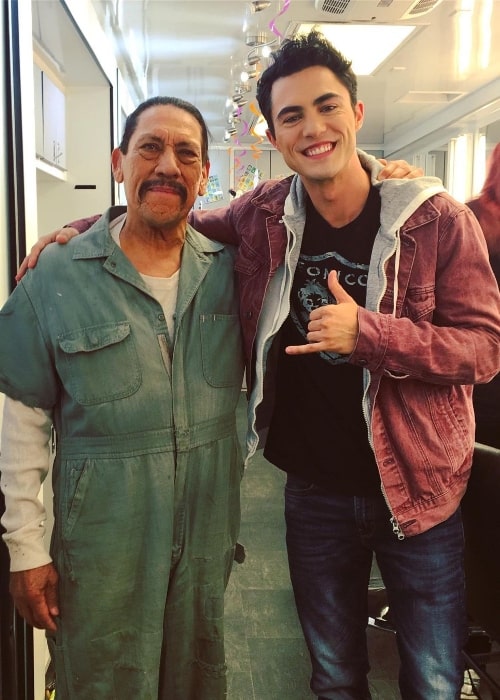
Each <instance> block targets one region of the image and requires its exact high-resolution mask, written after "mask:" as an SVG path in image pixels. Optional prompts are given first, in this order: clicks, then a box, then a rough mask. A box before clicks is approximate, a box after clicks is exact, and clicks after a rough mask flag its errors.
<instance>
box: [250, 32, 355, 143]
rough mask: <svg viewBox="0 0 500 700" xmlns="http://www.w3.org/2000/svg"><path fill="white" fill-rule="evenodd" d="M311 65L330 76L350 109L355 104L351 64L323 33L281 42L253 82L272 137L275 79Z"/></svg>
mask: <svg viewBox="0 0 500 700" xmlns="http://www.w3.org/2000/svg"><path fill="white" fill-rule="evenodd" d="M312 66H325V68H329V69H330V70H331V71H332V73H334V74H335V75H336V76H337V78H338V79H339V80H340V82H341V83H342V84H343V85H344V86H345V87H346V88H347V90H348V91H349V97H350V100H351V105H352V106H353V108H354V107H355V106H356V103H357V101H358V81H357V78H356V75H355V73H354V72H353V70H352V68H351V61H349V60H347V58H345V57H344V56H343V55H342V54H341V53H340V51H337V49H335V48H334V47H333V46H332V45H331V44H330V42H329V41H328V40H327V39H325V37H324V36H323V34H320V32H317V31H315V30H313V31H312V32H310V33H309V34H307V35H303V34H302V35H301V34H299V35H298V36H297V37H295V38H294V39H285V41H284V42H283V43H282V44H281V46H280V47H279V49H277V50H276V51H273V53H272V54H271V63H270V64H269V66H268V67H267V68H266V70H265V71H264V72H263V73H262V75H261V77H260V79H259V81H258V83H257V94H256V97H257V102H258V103H259V107H260V111H261V112H262V115H263V117H264V119H265V120H266V121H267V125H268V127H269V130H270V131H271V133H272V135H273V136H274V135H275V133H274V124H273V120H272V104H271V90H272V87H273V84H274V83H275V82H276V80H279V79H280V78H284V77H286V76H288V75H293V73H298V72H299V71H301V70H304V69H305V68H311V67H312Z"/></svg>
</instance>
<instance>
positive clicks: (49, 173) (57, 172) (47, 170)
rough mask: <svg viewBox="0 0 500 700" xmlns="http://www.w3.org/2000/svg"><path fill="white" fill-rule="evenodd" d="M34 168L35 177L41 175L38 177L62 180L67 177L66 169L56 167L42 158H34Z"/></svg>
mask: <svg viewBox="0 0 500 700" xmlns="http://www.w3.org/2000/svg"><path fill="white" fill-rule="evenodd" d="M35 163H36V169H37V177H39V176H41V177H40V179H42V180H50V179H52V180H61V181H62V182H66V181H67V179H68V173H67V172H66V170H61V168H58V167H56V166H55V165H51V164H50V163H46V162H45V161H44V160H42V159H41V158H36V161H35Z"/></svg>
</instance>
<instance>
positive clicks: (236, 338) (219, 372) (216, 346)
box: [200, 314, 243, 387]
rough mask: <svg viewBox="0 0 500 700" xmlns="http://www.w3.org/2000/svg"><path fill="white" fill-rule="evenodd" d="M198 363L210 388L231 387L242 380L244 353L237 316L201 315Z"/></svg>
mask: <svg viewBox="0 0 500 700" xmlns="http://www.w3.org/2000/svg"><path fill="white" fill-rule="evenodd" d="M200 337H201V361H202V367H203V375H204V377H205V379H206V380H207V382H208V383H209V384H210V386H213V387H230V386H235V385H237V384H239V385H241V383H242V381H243V350H242V343H241V330H240V322H239V318H238V316H237V315H236V314H231V315H225V314H201V315H200Z"/></svg>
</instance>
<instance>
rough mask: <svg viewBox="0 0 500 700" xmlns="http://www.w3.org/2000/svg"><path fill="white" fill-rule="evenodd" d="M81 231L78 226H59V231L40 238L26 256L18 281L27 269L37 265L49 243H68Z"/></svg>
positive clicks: (17, 277) (19, 270)
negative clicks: (39, 257)
mask: <svg viewBox="0 0 500 700" xmlns="http://www.w3.org/2000/svg"><path fill="white" fill-rule="evenodd" d="M78 233H79V231H77V230H76V228H71V227H70V226H67V227H65V228H59V229H57V231H52V233H47V234H45V236H42V237H41V238H39V239H38V241H37V242H36V243H35V245H34V246H33V247H32V248H31V250H30V252H29V253H28V255H27V256H26V257H25V258H24V260H23V261H22V263H21V265H20V266H19V269H18V271H17V274H16V282H19V280H20V279H21V277H22V276H23V275H24V273H25V272H26V270H28V269H29V268H32V267H35V265H36V263H37V260H38V256H39V255H40V253H41V252H42V250H43V249H44V248H45V246H47V245H49V243H54V242H56V243H61V244H64V243H67V242H68V241H69V240H71V239H72V238H73V236H78Z"/></svg>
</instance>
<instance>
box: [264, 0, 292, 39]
mask: <svg viewBox="0 0 500 700" xmlns="http://www.w3.org/2000/svg"><path fill="white" fill-rule="evenodd" d="M290 2H291V0H283V7H282V8H281V10H280V11H279V12H278V14H277V15H275V16H274V17H273V19H272V20H271V21H270V22H269V29H270V30H271V31H272V33H273V34H275V35H276V36H277V37H278V38H279V39H283V34H282V33H281V32H280V30H279V29H278V27H277V26H276V20H277V19H278V17H281V16H282V15H284V14H285V12H286V11H287V10H288V8H289V7H290Z"/></svg>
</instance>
